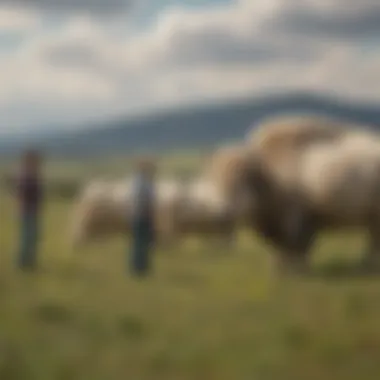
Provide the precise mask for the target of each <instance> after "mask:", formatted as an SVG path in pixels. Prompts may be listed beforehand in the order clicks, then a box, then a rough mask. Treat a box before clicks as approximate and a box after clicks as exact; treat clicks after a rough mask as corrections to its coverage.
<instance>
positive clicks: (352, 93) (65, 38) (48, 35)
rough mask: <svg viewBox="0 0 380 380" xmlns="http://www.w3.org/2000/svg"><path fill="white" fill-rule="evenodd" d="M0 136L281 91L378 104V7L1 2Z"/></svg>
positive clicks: (258, 1) (201, 1)
mask: <svg viewBox="0 0 380 380" xmlns="http://www.w3.org/2000/svg"><path fill="white" fill-rule="evenodd" d="M0 55H1V58H0V133H9V132H17V131H20V130H22V129H24V130H26V129H28V131H32V130H36V131H37V130H38V129H40V128H46V127H50V128H58V127H62V128H63V127H64V128H71V127H72V126H75V125H77V124H78V123H79V124H81V123H83V122H86V121H93V120H107V119H108V118H112V117H115V116H119V115H123V114H126V115H127V114H134V113H136V112H138V113H141V112H148V111H149V110H151V109H152V108H157V107H175V106H177V105H179V104H180V105H183V104H190V103H194V102H195V103H201V102H203V101H204V100H208V101H211V100H219V99H226V98H227V99H228V98H234V97H241V96H245V95H247V96H255V95H261V94H266V93H268V92H279V91H281V92H282V91H286V90H295V89H296V90H297V89H298V90H299V89H302V90H305V89H307V90H315V91H318V92H321V91H324V92H326V93H329V94H338V95H340V96H343V97H345V98H352V99H354V100H360V101H371V102H379V103H380V1H379V0H235V1H233V0H0Z"/></svg>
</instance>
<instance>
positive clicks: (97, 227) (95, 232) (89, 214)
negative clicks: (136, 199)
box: [70, 180, 181, 247]
mask: <svg viewBox="0 0 380 380" xmlns="http://www.w3.org/2000/svg"><path fill="white" fill-rule="evenodd" d="M157 193H158V207H159V209H160V210H168V209H169V206H172V205H173V204H175V201H176V200H177V199H178V198H179V197H180V194H181V185H180V184H179V183H178V182H176V181H174V180H164V181H160V182H159V184H158V192H157ZM131 210H132V183H131V181H111V182H109V181H102V180H100V181H92V182H90V183H88V184H87V185H86V186H85V187H84V189H83V190H82V192H81V193H80V194H79V197H78V199H77V200H76V202H75V204H74V209H73V213H72V220H70V229H71V231H70V234H71V242H72V244H73V246H74V247H76V246H78V245H79V244H84V243H86V242H89V241H92V240H99V239H104V238H105V237H109V236H115V235H117V234H121V233H123V234H126V233H128V232H130V221H131ZM157 214H159V213H158V212H157Z"/></svg>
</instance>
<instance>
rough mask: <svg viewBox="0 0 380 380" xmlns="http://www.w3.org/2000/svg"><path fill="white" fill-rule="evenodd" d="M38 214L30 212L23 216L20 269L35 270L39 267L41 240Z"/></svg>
mask: <svg viewBox="0 0 380 380" xmlns="http://www.w3.org/2000/svg"><path fill="white" fill-rule="evenodd" d="M38 219H39V218H38V213H37V212H29V213H27V212H26V213H23V214H22V215H21V229H20V248H19V249H20V252H19V262H18V264H19V267H21V268H28V269H31V268H34V267H35V266H36V265H37V249H38V240H39V236H38V235H39V234H38V233H39V228H38V227H39V226H38V222H39V220H38Z"/></svg>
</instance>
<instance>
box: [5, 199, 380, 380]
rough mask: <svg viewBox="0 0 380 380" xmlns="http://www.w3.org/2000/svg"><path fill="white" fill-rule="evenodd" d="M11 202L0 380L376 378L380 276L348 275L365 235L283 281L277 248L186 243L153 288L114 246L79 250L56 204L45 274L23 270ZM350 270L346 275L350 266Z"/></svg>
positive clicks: (163, 258) (331, 244) (338, 239)
mask: <svg viewBox="0 0 380 380" xmlns="http://www.w3.org/2000/svg"><path fill="white" fill-rule="evenodd" d="M1 197H2V198H1V202H2V204H1V205H0V210H1V214H0V218H1V219H0V223H1V225H0V234H1V240H0V244H1V245H0V254H1V263H0V271H1V272H0V379H1V380H3V379H4V380H13V379H20V380H21V379H22V380H34V379H36V380H37V379H38V380H45V379H46V380H52V379H54V380H55V379H59V380H69V379H76V380H82V379H83V380H87V379H88V380H114V379H115V380H121V379H131V380H147V379H149V380H150V379H152V380H155V379H157V380H160V379H162V380H172V379H173V380H185V379H186V380H187V379H192V380H193V379H194V380H202V379H204V380H213V379H215V380H256V379H257V380H266V379H268V380H305V379H307V380H330V379H331V380H343V379H344V380H356V379H358V380H359V379H362V380H372V379H373V380H378V379H379V378H380V322H379V321H380V301H379V300H380V277H379V278H376V277H360V276H353V275H349V273H348V269H347V270H343V269H344V267H342V263H346V264H347V265H348V264H350V263H353V262H355V260H356V259H358V252H360V250H361V248H362V243H363V242H362V240H361V238H360V236H358V235H349V236H342V235H341V236H334V237H328V238H324V239H321V242H320V244H319V245H318V246H317V247H316V252H315V257H314V266H315V268H316V271H315V275H314V276H309V277H304V278H295V277H293V278H283V279H280V278H278V277H276V276H275V275H274V273H273V272H272V270H271V268H272V266H271V255H270V251H269V249H268V247H267V246H265V245H263V244H261V243H260V241H259V240H258V239H255V238H252V237H250V236H248V235H247V234H244V233H243V232H242V233H241V236H240V238H239V243H238V246H237V248H236V249H235V250H234V251H231V252H228V251H225V252H223V251H220V250H215V248H213V247H212V246H210V245H208V244H207V243H203V244H201V243H199V242H191V241H189V242H187V244H184V246H183V248H182V249H181V250H180V251H175V252H157V254H156V257H155V263H154V264H155V273H154V275H153V276H152V277H151V278H149V279H147V280H146V281H137V280H134V279H132V278H131V277H130V276H129V275H128V273H127V270H126V259H127V254H126V244H125V242H124V241H123V240H122V239H120V238H119V239H115V240H113V241H110V242H108V243H105V244H103V245H101V246H100V245H99V246H94V247H91V248H87V249H85V250H83V251H80V252H76V253H72V252H70V251H69V250H68V248H67V245H66V241H65V238H66V235H65V233H66V227H67V216H68V210H69V208H68V204H67V203H64V202H58V201H56V200H55V201H50V202H48V204H47V205H46V210H45V217H44V235H43V245H42V249H41V255H40V269H39V271H38V272H36V273H35V274H22V273H20V272H19V271H18V270H17V269H15V268H14V262H15V259H16V258H15V256H14V253H15V250H16V244H15V243H16V238H17V220H16V217H15V208H14V205H13V202H12V201H11V200H10V199H9V198H7V197H5V196H4V195H1ZM348 268H349V267H348Z"/></svg>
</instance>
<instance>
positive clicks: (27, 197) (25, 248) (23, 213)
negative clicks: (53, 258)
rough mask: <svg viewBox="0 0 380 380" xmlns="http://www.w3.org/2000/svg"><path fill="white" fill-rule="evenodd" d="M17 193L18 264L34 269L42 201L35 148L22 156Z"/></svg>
mask: <svg viewBox="0 0 380 380" xmlns="http://www.w3.org/2000/svg"><path fill="white" fill-rule="evenodd" d="M17 195H18V200H19V212H20V218H21V220H20V241H19V256H18V266H19V267H20V268H21V269H34V268H35V267H36V266H37V251H38V243H39V237H40V236H39V224H40V214H41V203H42V178H41V156H40V153H39V152H38V151H37V150H28V151H27V152H25V154H24V155H23V157H22V162H21V172H20V175H19V178H18V182H17Z"/></svg>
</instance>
